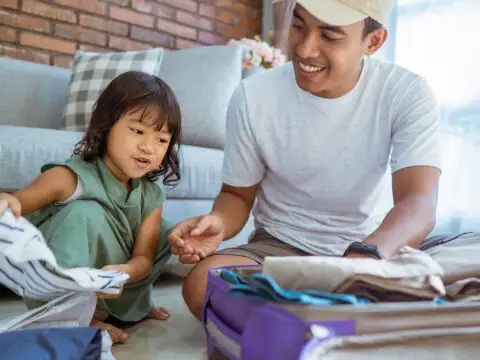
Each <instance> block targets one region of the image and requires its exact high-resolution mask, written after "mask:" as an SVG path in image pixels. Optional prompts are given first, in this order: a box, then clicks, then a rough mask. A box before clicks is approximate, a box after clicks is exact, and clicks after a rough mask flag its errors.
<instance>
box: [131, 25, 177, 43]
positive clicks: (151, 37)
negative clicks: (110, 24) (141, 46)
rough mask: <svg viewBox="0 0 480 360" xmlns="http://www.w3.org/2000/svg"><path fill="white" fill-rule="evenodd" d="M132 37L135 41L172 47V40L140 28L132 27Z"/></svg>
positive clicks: (164, 35)
mask: <svg viewBox="0 0 480 360" xmlns="http://www.w3.org/2000/svg"><path fill="white" fill-rule="evenodd" d="M130 37H131V38H132V39H134V40H139V41H144V42H148V43H153V44H156V45H162V46H167V47H170V46H172V38H171V37H170V36H169V35H167V34H163V33H160V32H157V31H152V30H147V29H144V28H141V27H138V26H132V30H131V35H130Z"/></svg>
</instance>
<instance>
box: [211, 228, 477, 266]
mask: <svg viewBox="0 0 480 360" xmlns="http://www.w3.org/2000/svg"><path fill="white" fill-rule="evenodd" d="M472 234H473V233H463V234H457V235H439V236H432V237H429V238H427V239H425V241H424V242H423V243H422V244H421V245H420V247H419V250H422V251H425V250H432V249H433V248H434V247H436V246H439V245H443V244H447V243H449V242H451V241H453V240H457V239H458V240H461V239H462V238H464V237H465V239H467V238H468V237H471V235H472ZM479 238H480V236H479ZM427 252H428V251H427ZM214 255H233V256H243V257H246V258H249V259H252V260H253V261H255V262H257V263H259V264H262V263H263V260H264V259H265V257H266V256H311V255H313V254H309V253H307V252H305V251H303V250H300V249H297V248H295V247H294V246H292V245H289V244H286V243H284V242H282V241H280V240H278V239H277V238H275V237H273V236H272V235H270V234H269V233H268V232H267V231H265V230H264V229H258V230H256V231H255V232H254V233H253V235H252V237H251V238H250V240H249V242H248V243H247V244H245V245H239V246H237V247H234V248H226V249H223V250H219V251H217V252H215V253H214Z"/></svg>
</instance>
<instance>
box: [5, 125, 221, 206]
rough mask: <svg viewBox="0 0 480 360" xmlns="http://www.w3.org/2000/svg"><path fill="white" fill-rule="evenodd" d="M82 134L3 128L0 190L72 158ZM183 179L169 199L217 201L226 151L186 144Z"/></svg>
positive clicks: (182, 157) (14, 186)
mask: <svg viewBox="0 0 480 360" xmlns="http://www.w3.org/2000/svg"><path fill="white" fill-rule="evenodd" d="M82 135H83V133H82V132H72V131H65V130H50V129H35V128H27V127H20V126H6V125H0V190H1V189H3V190H16V189H20V188H22V187H24V186H26V185H28V184H29V183H30V182H31V181H32V180H33V179H34V178H35V177H37V176H38V175H39V174H40V167H41V166H42V165H43V164H45V163H46V162H49V161H64V160H66V159H68V158H69V157H70V155H71V154H72V151H73V149H74V147H75V144H76V143H77V142H78V141H79V140H80V139H81V137H82ZM180 161H181V170H182V180H181V182H180V184H179V185H177V186H176V187H174V188H171V187H167V188H166V190H167V197H168V198H181V199H183V198H189V199H213V198H214V197H215V196H216V195H217V194H218V192H219V190H220V187H221V179H222V174H221V172H222V161H223V151H221V150H214V149H205V148H201V147H196V146H188V145H185V146H183V147H182V150H181V152H180Z"/></svg>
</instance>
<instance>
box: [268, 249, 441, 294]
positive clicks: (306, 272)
mask: <svg viewBox="0 0 480 360" xmlns="http://www.w3.org/2000/svg"><path fill="white" fill-rule="evenodd" d="M263 273H264V274H265V275H268V276H270V277H271V278H272V279H273V280H275V281H276V282H277V283H278V285H279V286H280V287H281V288H283V289H285V290H309V289H315V290H319V291H325V292H334V291H335V289H337V288H338V287H339V286H340V285H341V284H342V283H344V282H345V281H346V280H347V279H349V278H350V277H352V276H353V275H359V274H364V275H372V276H375V277H376V278H377V279H378V278H385V279H407V278H413V279H415V280H416V283H418V281H417V280H418V278H419V277H430V278H431V279H433V278H434V277H439V276H441V275H442V274H443V269H442V268H441V267H440V265H439V264H438V263H437V262H436V261H435V260H433V258H432V257H430V256H429V255H427V254H426V253H424V252H422V251H420V250H417V249H413V248H411V247H408V246H405V247H403V248H402V249H400V251H399V253H398V254H397V255H395V256H393V257H391V258H389V259H382V260H377V259H363V258H362V259H351V258H344V257H331V256H307V257H305V256H293V257H267V258H265V262H264V265H263ZM432 277H433V278H432ZM435 283H436V284H441V281H440V282H439V281H435ZM402 284H403V286H405V281H403V282H402ZM441 287H442V286H441ZM440 291H441V292H444V290H443V291H442V290H440Z"/></svg>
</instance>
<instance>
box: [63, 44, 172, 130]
mask: <svg viewBox="0 0 480 360" xmlns="http://www.w3.org/2000/svg"><path fill="white" fill-rule="evenodd" d="M163 54H164V50H163V49H162V48H156V49H151V50H145V51H127V52H112V53H93V52H83V51H77V53H76V54H75V58H74V60H73V65H72V76H71V79H70V87H69V92H68V100H67V106H66V107H65V110H64V114H63V115H64V118H63V123H64V129H65V130H71V131H86V130H87V128H88V124H89V123H90V118H91V115H92V107H93V105H94V104H95V102H96V101H97V99H98V97H99V96H100V94H101V92H102V91H103V89H105V87H106V86H107V85H108V84H109V83H110V81H112V80H113V79H114V78H115V77H117V76H118V75H120V74H122V73H124V72H127V71H143V72H146V73H149V74H158V72H159V69H160V65H161V64H162V60H163Z"/></svg>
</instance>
